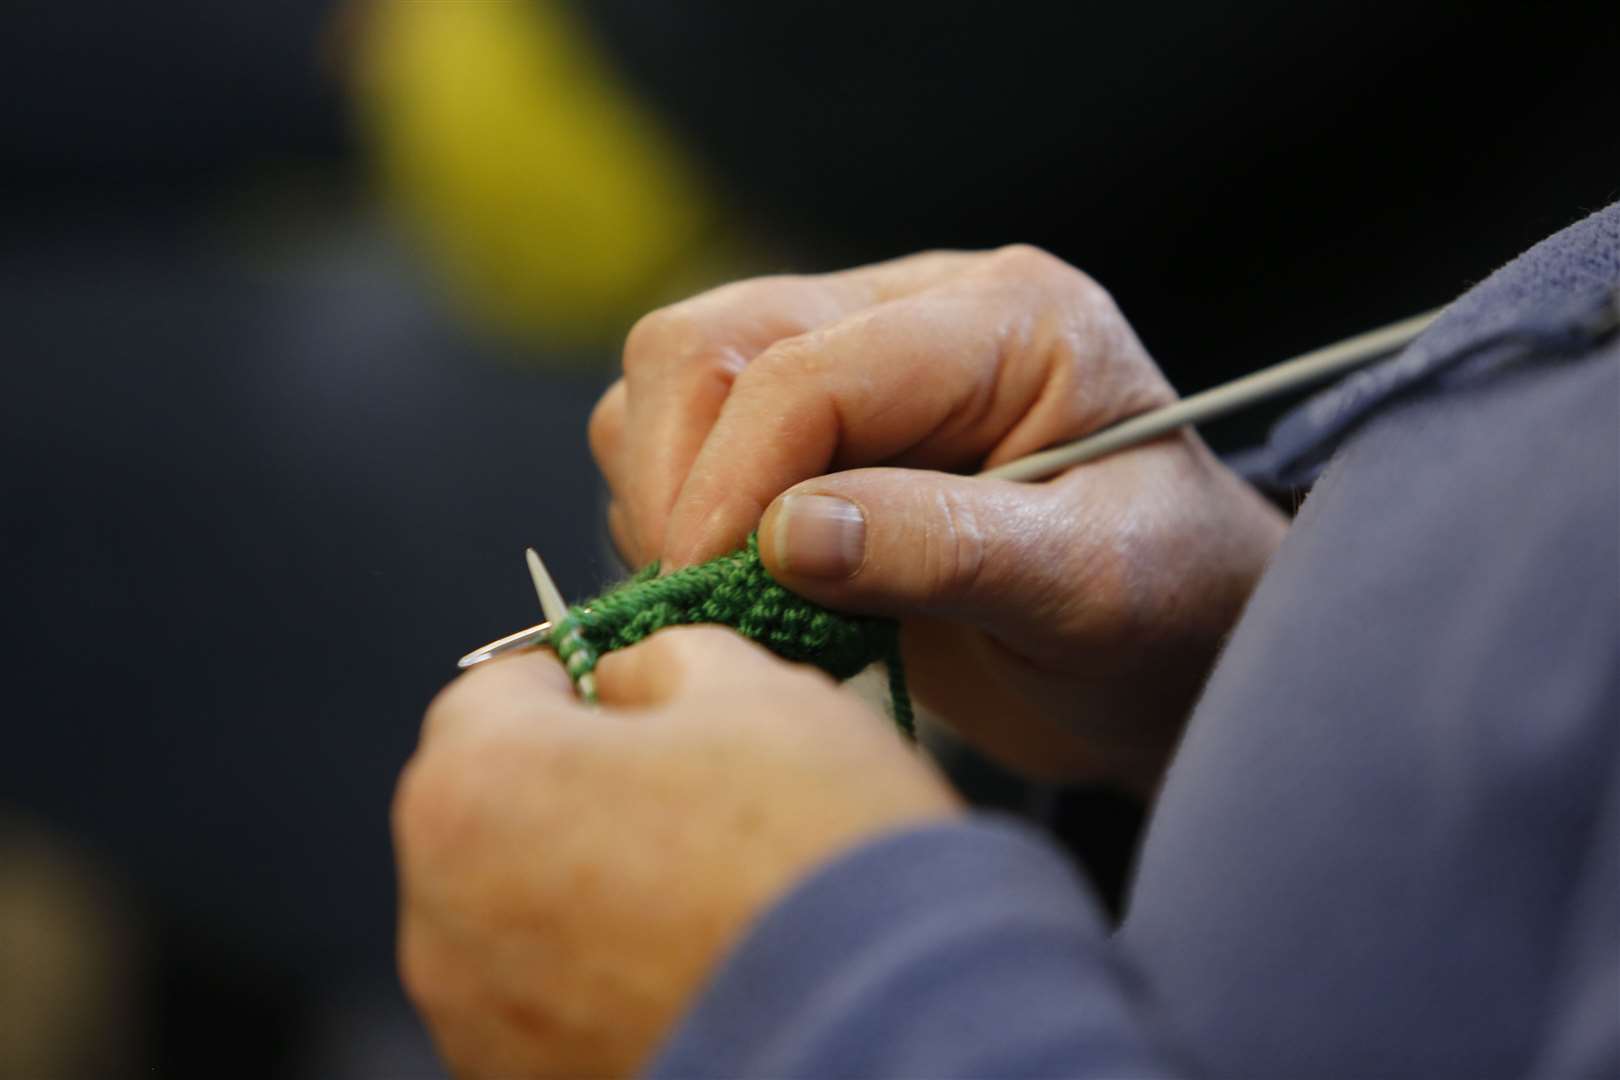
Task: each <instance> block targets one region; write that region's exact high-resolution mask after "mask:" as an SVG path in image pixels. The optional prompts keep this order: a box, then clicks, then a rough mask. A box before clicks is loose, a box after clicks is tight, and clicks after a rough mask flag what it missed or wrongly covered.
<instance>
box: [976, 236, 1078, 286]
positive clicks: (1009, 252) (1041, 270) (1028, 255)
mask: <svg viewBox="0 0 1620 1080" xmlns="http://www.w3.org/2000/svg"><path fill="white" fill-rule="evenodd" d="M989 265H990V266H991V268H992V269H994V270H996V271H998V272H1000V273H1004V274H1007V275H1008V276H1011V277H1036V278H1039V277H1049V276H1052V275H1054V274H1057V273H1061V272H1063V271H1068V272H1070V273H1079V271H1077V270H1075V269H1074V268H1073V267H1071V266H1069V264H1068V263H1065V262H1063V261H1062V260H1061V259H1059V258H1058V257H1057V256H1056V255H1053V254H1051V253H1050V252H1048V251H1046V250H1045V249H1043V248H1038V247H1036V246H1035V245H1034V244H1008V245H1007V246H1005V247H1000V248H997V249H996V250H995V251H993V252H991V253H990V260H989Z"/></svg>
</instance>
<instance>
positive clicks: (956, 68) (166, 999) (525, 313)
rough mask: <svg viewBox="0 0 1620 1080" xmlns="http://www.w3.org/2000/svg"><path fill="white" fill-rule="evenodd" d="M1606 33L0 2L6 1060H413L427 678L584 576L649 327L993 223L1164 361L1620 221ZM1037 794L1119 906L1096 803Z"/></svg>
mask: <svg viewBox="0 0 1620 1080" xmlns="http://www.w3.org/2000/svg"><path fill="white" fill-rule="evenodd" d="M1617 22H1620V9H1617V8H1616V7H1615V5H1614V4H1613V3H1612V0H1578V2H1576V3H1571V4H1566V5H1559V6H1556V7H1551V8H1549V7H1546V6H1542V7H1534V6H1526V5H1523V4H1519V3H1506V2H1502V3H1487V4H1480V3H1473V2H1468V3H1464V2H1462V0H1446V2H1436V0H1429V2H1416V3H1414V2H1412V0H1404V2H1400V3H1395V2H1389V3H1366V2H1362V0H1326V2H1322V3H1316V4H1308V5H1301V4H1297V3H1285V2H1283V0H1251V2H1250V3H1247V4H1243V5H1237V6H1232V5H1208V4H1193V3H1187V2H1180V0H1177V2H1165V3H1159V4H1085V3H1080V4H1077V3H1059V2H1056V0H1052V2H1034V0H1002V2H1000V3H997V4H978V3H968V2H965V0H934V2H928V3H923V2H920V0H862V2H860V3H855V2H853V0H817V2H811V0H778V2H773V3H760V4H740V3H733V2H722V0H682V2H681V3H676V4H643V3H635V2H631V0H589V2H587V0H578V2H575V3H565V2H561V0H350V2H347V3H343V4H337V3H332V2H329V0H284V2H282V3H277V4H261V5H241V4H219V3H208V2H204V0H174V2H171V3H166V4H156V5H152V4H148V5H131V4H116V3H112V2H111V0H79V2H77V3H73V4H59V3H49V2H46V0H21V2H20V3H16V4H13V5H11V7H9V8H8V10H7V17H6V21H5V26H6V31H5V33H4V35H0V194H3V196H4V197H3V198H0V333H3V338H0V341H3V345H0V493H3V495H4V504H3V506H4V509H3V518H0V521H3V531H0V556H3V559H4V567H5V570H6V581H7V591H6V599H5V603H4V605H3V606H0V629H3V634H0V646H3V648H4V652H3V653H0V656H3V664H4V671H5V674H6V679H5V681H4V683H3V684H0V687H3V689H0V693H3V695H4V696H3V697H0V717H3V723H4V725H5V735H6V740H5V747H6V749H5V752H4V753H3V754H0V1076H28V1077H35V1076H50V1077H56V1076H64V1077H67V1076H108V1075H123V1074H136V1073H144V1072H146V1071H149V1070H156V1071H157V1074H159V1075H164V1076H185V1075H192V1074H196V1075H209V1076H214V1075H220V1074H221V1073H225V1074H229V1075H231V1076H234V1077H244V1078H252V1077H258V1076H263V1077H287V1076H299V1077H302V1076H331V1077H340V1078H341V1077H367V1078H371V1077H405V1076H431V1075H437V1066H436V1064H435V1063H434V1061H433V1058H432V1054H431V1050H430V1048H429V1046H428V1044H427V1041H426V1039H425V1037H424V1035H423V1034H422V1032H421V1031H420V1029H419V1027H418V1026H417V1024H416V1022H415V1020H414V1019H413V1017H412V1015H411V1014H410V1012H409V1010H408V1008H407V1006H406V1005H405V1002H404V1000H403V998H402V996H401V994H400V991H399V989H398V986H397V981H396V979H395V976H394V969H393V958H392V947H393V933H394V927H393V902H394V899H393V872H392V867H391V856H390V850H389V843H388V829H387V811H388V801H389V797H390V793H391V790H392V786H393V782H394V778H395V776H396V775H397V773H398V770H399V768H400V766H401V764H402V763H403V761H404V760H405V758H406V756H407V755H408V754H409V752H410V750H411V747H412V745H413V743H414V741H415V736H416V724H417V721H418V718H419V716H420V714H421V711H422V709H423V707H424V706H425V704H426V702H427V701H428V699H429V698H430V697H431V695H432V694H433V692H434V691H435V690H436V689H437V688H438V686H440V685H441V684H442V683H443V682H444V681H445V680H446V679H447V678H448V676H449V675H450V673H451V665H452V663H453V661H454V658H455V657H456V656H457V655H459V654H460V653H462V652H463V651H465V650H466V649H468V648H471V647H472V646H474V645H477V644H480V643H482V642H484V641H486V640H488V639H490V638H493V637H495V636H498V635H500V634H502V633H505V632H507V631H508V630H511V629H513V628H516V627H518V626H522V625H526V624H527V623H529V622H531V621H533V620H534V618H535V612H534V610H533V607H534V605H533V600H532V596H531V595H530V593H529V590H528V587H527V582H526V575H525V572H524V569H523V565H522V560H521V558H520V553H521V551H522V548H523V547H524V546H525V545H527V544H534V545H536V546H538V547H539V548H540V549H541V550H542V551H543V552H544V553H545V555H546V559H547V562H548V564H549V565H550V566H551V567H552V569H553V570H554V572H555V573H556V574H557V576H558V578H559V580H560V583H561V585H562V586H563V588H564V590H565V591H566V592H568V593H570V594H571V595H582V594H585V593H587V592H589V591H590V590H592V589H593V588H595V587H596V586H597V585H599V584H601V583H602V582H603V581H604V580H605V579H607V578H609V577H611V576H613V575H615V574H616V573H618V572H619V568H618V567H617V566H616V565H615V564H614V561H613V559H612V558H611V556H610V555H609V554H608V552H607V549H606V547H605V545H604V543H603V542H602V530H601V528H600V525H599V522H598V517H599V510H600V493H599V491H598V484H597V480H596V477H595V473H594V469H593V467H592V466H591V464H590V461H589V458H588V455H587V453H586V449H585V440H584V423H585V417H586V415H587V413H588V411H589V408H590V406H591V404H592V403H593V401H594V399H595V397H596V395H597V394H598V393H599V392H600V390H601V389H602V388H603V387H604V386H605V385H606V383H607V381H608V380H609V379H610V378H611V377H612V372H613V367H614V364H615V362H616V354H617V346H618V342H619V341H620V340H621V339H622V336H623V333H624V331H625V330H626V329H627V328H628V326H629V325H630V323H631V322H632V321H633V320H634V318H635V317H636V316H637V315H638V314H640V313H641V312H643V311H645V310H647V309H648V308H650V307H652V306H655V305H657V304H659V303H662V302H664V301H666V300H668V299H671V298H674V297H676V296H680V295H683V294H686V293H689V292H691V291H693V290H695V289H699V288H702V287H704V286H706V285H708V284H711V283H714V282H716V281H719V280H723V279H726V278H730V277H735V276H738V275H742V274H749V273H759V272H772V271H779V270H794V271H805V270H816V269H825V268H832V267H835V266H841V265H847V264H849V263H852V262H857V261H863V260H869V259H874V258H883V257H888V256H893V255H897V254H901V253H904V252H906V251H908V250H912V249H915V248H919V247H938V246H975V247H977V246H990V245H995V244H1001V243H1005V242H1009V241H1015V240H1020V241H1029V242H1033V243H1037V244H1042V245H1044V246H1047V247H1049V248H1050V249H1052V250H1053V251H1055V252H1057V253H1058V254H1060V255H1062V256H1064V257H1065V258H1067V259H1069V260H1070V261H1072V262H1074V263H1076V264H1077V265H1079V266H1081V267H1082V268H1084V269H1086V270H1087V271H1088V272H1090V273H1092V274H1093V275H1094V276H1095V277H1097V278H1098V279H1099V280H1101V281H1102V282H1103V283H1104V284H1105V285H1106V286H1108V288H1110V290H1112V291H1113V293H1114V294H1115V296H1116V297H1117V298H1118V300H1119V301H1120V303H1121V305H1122V307H1123V308H1124V310H1125V311H1126V313H1127V314H1128V315H1130V316H1131V317H1132V319H1133V321H1134V322H1135V323H1136V324H1137V326H1138V328H1139V331H1140V332H1141V335H1142V337H1143V339H1144V340H1145V341H1146V343H1147V344H1148V346H1149V348H1150V350H1152V351H1153V352H1154V353H1155V355H1156V356H1157V357H1158V359H1159V360H1160V362H1161V364H1162V365H1163V366H1164V368H1165V369H1166V371H1167V372H1168V373H1169V374H1170V376H1171V378H1172V379H1173V380H1174V381H1175V382H1176V383H1177V385H1178V386H1180V387H1181V388H1182V389H1183V390H1187V391H1191V390H1196V389H1200V388H1202V387H1204V386H1208V385H1210V384H1213V383H1215V382H1217V381H1220V380H1222V379H1224V378H1228V377H1230V376H1232V375H1235V374H1237V373H1239V372H1240V371H1242V370H1245V369H1248V368H1251V367H1254V366H1256V365H1259V364H1261V363H1265V362H1269V361H1272V360H1276V359H1279V358H1281V357H1283V356H1285V355H1288V354H1290V353H1292V352H1296V351H1299V350H1301V349H1304V348H1307V347H1310V346H1312V345H1315V344H1319V343H1322V342H1324V341H1327V340H1331V339H1334V338H1337V337H1339V336H1342V335H1344V334H1347V333H1350V332H1352V331H1355V330H1357V329H1361V328H1363V327H1366V326H1369V325H1372V324H1375V323H1379V322H1383V321H1386V320H1389V319H1393V318H1396V317H1399V316H1402V315H1405V314H1409V313H1411V312H1413V311H1417V310H1420V309H1423V308H1425V307H1429V306H1432V305H1434V304H1436V303H1439V302H1442V301H1444V300H1446V299H1448V298H1449V297H1450V296H1452V295H1455V294H1456V293H1458V292H1459V291H1461V290H1462V289H1463V288H1464V287H1466V286H1467V285H1468V284H1469V283H1470V282H1471V281H1474V280H1477V279H1478V278H1479V277H1481V276H1483V275H1484V274H1485V273H1487V272H1488V271H1489V270H1490V269H1491V268H1492V267H1493V266H1494V265H1496V264H1497V263H1499V262H1501V261H1503V260H1504V259H1506V258H1508V257H1510V256H1511V255H1513V254H1514V253H1516V252H1517V251H1518V250H1520V249H1522V248H1523V247H1524V246H1526V245H1528V244H1529V243H1531V242H1533V241H1534V240H1536V239H1537V238H1539V237H1540V236H1542V235H1545V234H1546V233H1548V232H1550V231H1552V230H1553V229H1555V228H1557V227H1559V226H1560V225H1562V224H1564V223H1567V222H1568V221H1570V220H1573V219H1574V218H1576V217H1578V216H1580V215H1581V214H1582V213H1584V212H1586V211H1589V210H1591V209H1594V208H1596V207H1598V206H1601V205H1604V204H1606V203H1608V202H1610V201H1612V200H1614V199H1615V198H1616V197H1620V140H1616V139H1615V138H1614V137H1613V128H1614V123H1613V120H1614V117H1615V115H1616V106H1617V104H1620V101H1617V90H1616V84H1615V80H1614V78H1613V71H1614V57H1615V56H1616V55H1620V29H1617ZM1264 425H1265V418H1264V417H1263V416H1260V417H1251V418H1247V419H1244V420H1241V421H1236V422H1233V423H1230V424H1226V425H1223V426H1221V427H1219V428H1217V429H1216V430H1214V431H1213V432H1211V437H1212V439H1213V441H1214V442H1215V443H1216V445H1217V447H1218V448H1220V449H1233V448H1235V447H1237V446H1239V445H1241V444H1242V443H1244V442H1246V441H1248V440H1250V439H1253V438H1255V437H1257V436H1258V435H1259V434H1260V433H1261V432H1262V431H1263V429H1264ZM978 783H979V788H978V790H977V797H979V798H982V799H987V800H1000V801H1003V802H1006V803H1009V804H1015V803H1019V802H1020V801H1021V800H1023V799H1024V798H1025V797H1026V793H1024V792H1023V791H1021V789H1018V788H1017V787H1016V786H1014V785H1010V784H1008V783H1002V784H1001V786H999V787H998V786H997V783H996V782H994V781H993V779H991V778H987V777H983V776H981V777H980V778H979V781H978ZM1045 805H1047V806H1048V808H1051V809H1054V810H1055V813H1056V820H1057V824H1058V826H1059V827H1060V829H1061V830H1062V831H1063V833H1064V835H1065V836H1066V837H1067V838H1068V839H1069V840H1070V842H1071V843H1072V844H1073V845H1074V847H1075V849H1076V850H1077V851H1078V852H1079V853H1080V854H1081V856H1082V857H1083V858H1084V860H1085V861H1086V862H1087V864H1088V865H1089V866H1090V867H1091V868H1092V869H1093V871H1094V872H1095V873H1097V874H1098V875H1099V877H1100V880H1101V881H1102V883H1103V885H1104V888H1105V889H1107V890H1115V891H1117V886H1118V882H1119V879H1120V876H1121V874H1122V872H1123V866H1124V862H1125V860H1126V858H1127V857H1128V852H1129V840H1130V835H1131V830H1132V828H1133V827H1134V814H1133V811H1132V810H1131V808H1129V807H1121V806H1119V805H1117V804H1116V803H1112V802H1109V801H1108V799H1107V797H1106V796H1103V795H1100V794H1099V793H1088V792H1068V793H1060V794H1058V795H1055V796H1050V797H1047V798H1046V801H1045Z"/></svg>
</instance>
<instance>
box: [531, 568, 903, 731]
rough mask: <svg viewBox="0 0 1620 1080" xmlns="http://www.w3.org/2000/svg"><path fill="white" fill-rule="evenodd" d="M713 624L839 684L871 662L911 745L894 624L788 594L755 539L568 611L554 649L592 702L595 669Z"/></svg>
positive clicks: (554, 635) (648, 575)
mask: <svg viewBox="0 0 1620 1080" xmlns="http://www.w3.org/2000/svg"><path fill="white" fill-rule="evenodd" d="M692 623H718V624H720V625H722V626H729V627H731V628H732V629H733V630H735V631H737V633H739V634H741V635H743V636H744V637H746V638H748V639H750V640H752V641H756V642H758V643H759V644H761V645H763V646H765V647H766V648H767V649H769V650H771V651H772V652H773V653H775V654H776V655H778V656H780V657H782V658H783V659H785V660H792V661H795V662H798V663H806V664H814V665H815V666H816V667H819V668H821V670H823V671H825V672H826V673H827V674H829V675H831V676H832V677H833V678H835V679H847V678H849V677H851V676H853V675H855V674H857V673H858V672H860V671H861V670H862V669H863V668H865V667H866V666H867V665H868V664H871V663H873V662H874V661H877V660H881V661H883V663H884V666H885V667H886V668H888V672H889V694H890V697H891V699H892V702H893V709H894V722H895V724H896V725H897V726H898V727H899V728H900V730H901V731H902V732H904V733H905V734H906V735H907V737H912V736H913V734H914V733H913V720H912V712H911V696H910V694H909V693H908V692H907V691H906V676H905V668H904V667H903V665H902V664H901V661H900V628H899V624H898V623H896V622H895V621H894V620H893V619H884V618H878V617H875V616H869V615H844V614H841V613H839V612H836V611H831V610H829V609H827V608H824V607H822V606H821V605H819V604H814V603H811V602H810V601H809V600H806V599H805V598H804V597H802V596H799V595H797V594H795V593H792V592H789V591H788V590H787V589H785V588H783V587H782V586H781V585H779V584H777V582H776V580H775V579H774V578H772V577H771V576H770V574H768V573H767V572H766V571H765V566H764V564H763V563H762V562H761V561H760V557H759V538H758V537H757V536H750V537H749V538H748V543H747V545H746V546H744V547H742V548H740V549H738V550H737V551H733V552H731V553H730V554H729V555H722V556H720V557H719V558H718V559H713V560H711V561H709V562H706V563H701V564H699V565H697V566H689V567H687V568H686V569H684V570H677V571H675V572H674V573H672V574H669V575H668V576H666V577H659V576H658V564H657V563H653V564H652V565H651V566H648V567H645V568H644V569H642V570H641V571H640V572H639V573H637V574H636V575H635V576H634V577H632V578H631V579H630V580H629V581H627V582H625V583H624V584H623V585H620V586H618V587H617V588H615V589H612V590H610V591H608V592H606V593H604V594H602V595H601V596H598V597H597V598H596V599H594V600H590V601H588V602H586V603H584V604H579V605H576V606H574V607H572V608H570V609H569V611H568V615H567V617H565V618H564V619H563V620H562V621H561V622H559V623H558V625H557V626H555V627H553V628H552V631H551V634H550V636H549V638H548V641H549V643H550V644H551V645H552V647H553V648H555V649H556V650H557V655H558V657H559V658H560V659H561V660H562V662H563V666H564V667H565V668H567V670H568V675H569V677H570V678H571V679H573V680H574V684H575V685H576V686H577V687H579V691H580V696H581V697H583V698H584V699H585V700H587V701H593V702H594V701H595V699H596V684H595V677H594V674H593V673H594V672H595V670H596V663H597V661H598V660H599V659H600V658H601V657H602V655H603V654H605V653H609V652H612V651H613V650H614V649H622V648H625V647H627V646H629V645H634V644H635V643H636V642H638V641H640V640H642V639H643V638H645V637H647V636H648V635H649V634H652V633H653V632H654V631H657V630H662V629H664V628H665V627H666V626H684V625H688V624H692Z"/></svg>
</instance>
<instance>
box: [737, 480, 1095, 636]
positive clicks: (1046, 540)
mask: <svg viewBox="0 0 1620 1080" xmlns="http://www.w3.org/2000/svg"><path fill="white" fill-rule="evenodd" d="M1051 490H1052V489H1051V488H1050V487H1049V486H1046V485H1041V486H1037V485H1032V484H1017V483H1012V482H1010V481H1006V480H992V479H987V478H982V477H968V476H954V475H951V474H949V473H937V472H924V471H919V470H913V469H857V470H855V471H852V472H846V473H838V474H835V475H833V476H823V477H820V478H818V479H815V480H809V481H806V482H804V483H802V484H799V485H797V486H795V487H793V488H790V489H789V490H788V491H786V492H784V493H783V494H782V495H780V496H778V497H777V499H776V501H774V502H773V503H771V505H770V507H769V508H767V509H766V511H765V516H764V517H763V519H762V520H761V522H760V529H759V549H760V555H761V557H762V559H763V561H764V563H765V568H766V569H767V570H768V571H770V573H771V576H772V577H774V578H776V579H777V580H778V581H780V582H781V583H782V584H783V585H785V586H787V587H788V588H790V589H792V590H793V591H794V592H797V593H799V594H801V595H803V596H806V597H808V598H809V599H811V600H814V601H816V602H817V603H819V604H824V605H826V606H827V607H831V608H834V609H837V610H844V611H855V612H861V613H864V614H882V615H940V616H948V617H953V618H956V619H962V620H966V621H970V622H975V623H978V624H980V625H982V626H984V627H985V628H987V629H996V630H1002V631H1008V632H1012V633H1014V634H1015V635H1017V636H1022V634H1021V633H1020V632H1027V631H1029V630H1031V629H1032V628H1033V627H1034V626H1035V625H1036V624H1038V623H1041V622H1042V621H1043V620H1046V621H1048V625H1050V623H1049V620H1050V619H1051V617H1052V615H1053V614H1054V612H1053V610H1052V609H1053V605H1054V604H1055V603H1061V602H1062V599H1063V596H1064V595H1066V594H1067V593H1068V592H1069V591H1070V590H1069V589H1067V588H1064V587H1063V586H1064V583H1063V582H1062V581H1061V580H1057V579H1058V578H1060V576H1061V567H1060V566H1059V565H1058V564H1060V563H1062V562H1063V561H1064V560H1063V559H1061V558H1060V557H1059V555H1060V553H1062V552H1064V551H1065V549H1067V548H1068V547H1070V546H1071V545H1072V544H1073V542H1074V530H1073V521H1072V518H1073V514H1074V512H1073V511H1072V510H1065V509H1064V508H1063V506H1062V505H1061V504H1059V503H1058V502H1057V501H1056V500H1054V499H1053V497H1052V494H1051Z"/></svg>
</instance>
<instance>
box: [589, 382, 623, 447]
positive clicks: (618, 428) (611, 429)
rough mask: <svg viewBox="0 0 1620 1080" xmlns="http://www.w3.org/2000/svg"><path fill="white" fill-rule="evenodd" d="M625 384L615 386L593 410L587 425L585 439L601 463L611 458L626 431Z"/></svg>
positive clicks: (615, 384)
mask: <svg viewBox="0 0 1620 1080" xmlns="http://www.w3.org/2000/svg"><path fill="white" fill-rule="evenodd" d="M623 386H624V383H623V382H617V383H614V384H613V387H612V388H611V389H610V390H608V392H607V393H606V394H603V395H602V399H601V400H600V401H598V402H597V403H596V407H595V408H593V409H591V416H590V419H589V420H588V421H586V424H585V438H586V441H587V442H589V443H590V447H591V453H592V454H593V455H595V456H596V459H597V460H598V461H601V460H603V459H605V458H607V457H608V456H610V455H611V454H612V453H613V452H614V450H615V449H617V447H618V443H619V436H620V435H621V434H622V433H623V431H624V394H623V391H622V388H623Z"/></svg>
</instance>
